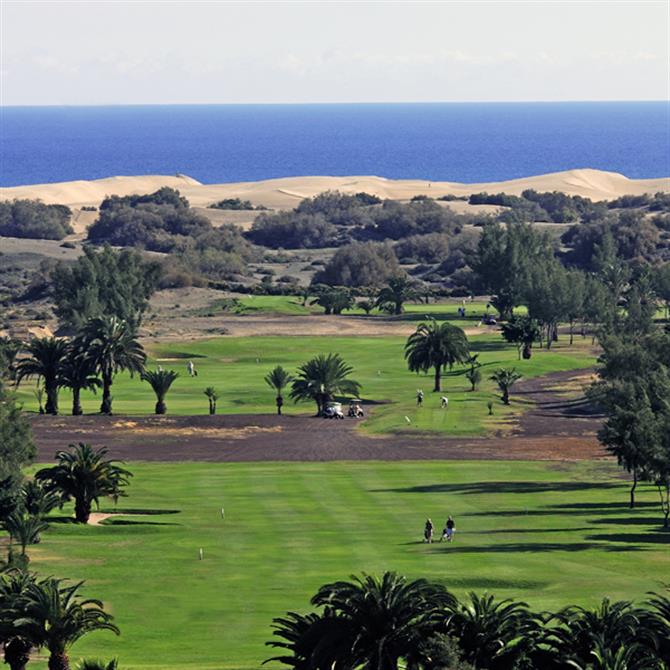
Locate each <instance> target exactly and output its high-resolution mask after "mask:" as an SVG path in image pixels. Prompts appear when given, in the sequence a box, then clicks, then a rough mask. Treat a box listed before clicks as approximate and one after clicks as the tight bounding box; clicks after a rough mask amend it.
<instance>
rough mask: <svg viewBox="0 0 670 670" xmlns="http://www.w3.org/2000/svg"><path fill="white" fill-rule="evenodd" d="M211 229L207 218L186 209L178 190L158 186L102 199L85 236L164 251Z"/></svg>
mask: <svg viewBox="0 0 670 670" xmlns="http://www.w3.org/2000/svg"><path fill="white" fill-rule="evenodd" d="M211 229H212V224H211V223H210V222H209V220H208V219H206V218H205V217H204V216H202V215H200V214H197V213H196V212H194V211H193V210H191V209H189V205H188V201H187V200H186V199H185V198H182V197H181V196H180V195H179V191H175V190H174V189H170V188H162V189H160V190H158V191H156V192H155V193H152V194H150V195H145V196H137V195H133V196H126V197H119V196H112V197H111V198H107V199H105V200H103V202H102V204H101V205H100V215H99V217H98V219H97V220H96V221H95V223H93V225H91V226H90V227H89V229H88V239H89V240H90V241H91V242H96V243H100V242H107V243H109V244H113V245H115V246H128V247H142V248H144V249H148V250H151V251H164V252H167V251H173V250H175V249H178V248H180V246H182V245H183V244H184V242H185V241H186V238H188V237H197V236H198V235H202V234H203V233H206V232H208V231H210V230H211Z"/></svg>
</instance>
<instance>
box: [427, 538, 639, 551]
mask: <svg viewBox="0 0 670 670" xmlns="http://www.w3.org/2000/svg"><path fill="white" fill-rule="evenodd" d="M598 537H599V538H602V539H605V537H606V536H604V535H601V536H598ZM593 549H597V550H598V551H607V552H620V551H621V552H629V551H644V549H645V547H641V546H637V545H633V544H629V545H608V544H604V543H601V542H565V543H562V542H523V543H522V542H514V543H511V544H493V545H486V546H477V547H469V546H465V545H459V544H456V543H452V544H448V545H436V544H434V543H433V544H432V545H430V550H431V552H432V553H443V552H455V553H459V554H543V553H548V552H553V551H570V552H575V551H591V550H593Z"/></svg>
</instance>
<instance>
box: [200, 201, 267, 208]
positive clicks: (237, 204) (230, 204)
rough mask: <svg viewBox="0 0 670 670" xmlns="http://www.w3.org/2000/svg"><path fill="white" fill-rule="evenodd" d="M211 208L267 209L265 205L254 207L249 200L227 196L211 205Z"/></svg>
mask: <svg viewBox="0 0 670 670" xmlns="http://www.w3.org/2000/svg"><path fill="white" fill-rule="evenodd" d="M209 209H232V210H254V209H265V208H264V207H254V206H253V205H252V204H251V201H249V200H240V199H239V198H225V199H224V200H219V201H218V202H213V203H212V204H211V205H209Z"/></svg>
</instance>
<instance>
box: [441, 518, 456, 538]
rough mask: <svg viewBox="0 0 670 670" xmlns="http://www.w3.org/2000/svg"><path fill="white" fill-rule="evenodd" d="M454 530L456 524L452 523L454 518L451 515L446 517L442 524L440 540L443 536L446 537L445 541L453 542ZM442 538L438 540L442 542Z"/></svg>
mask: <svg viewBox="0 0 670 670" xmlns="http://www.w3.org/2000/svg"><path fill="white" fill-rule="evenodd" d="M455 530H456V524H455V523H454V520H453V519H452V518H451V517H449V518H448V519H447V523H446V524H445V526H444V531H443V533H442V540H444V538H445V537H446V538H447V542H453V540H454V531H455ZM442 540H440V542H442Z"/></svg>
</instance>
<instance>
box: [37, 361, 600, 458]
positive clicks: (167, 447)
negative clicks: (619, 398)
mask: <svg viewBox="0 0 670 670" xmlns="http://www.w3.org/2000/svg"><path fill="white" fill-rule="evenodd" d="M578 374H580V375H581V374H583V373H575V372H570V373H558V374H554V375H546V376H545V377H541V378H537V379H531V380H528V381H526V382H523V383H519V384H518V385H517V387H515V393H514V395H515V396H516V397H517V398H522V399H524V400H525V401H527V402H530V403H532V408H531V409H529V410H528V411H527V412H526V413H525V414H524V415H523V416H522V417H521V419H520V421H519V423H518V426H517V427H515V428H514V429H513V431H512V433H511V434H508V435H496V436H492V437H483V438H450V437H441V436H434V435H426V436H422V437H417V436H416V435H412V436H404V435H389V436H380V437H376V436H369V435H366V434H364V433H361V432H360V431H357V430H356V423H355V422H354V421H352V420H345V421H330V420H327V419H317V418H313V417H306V416H284V417H278V416H275V415H271V414H255V415H250V414H247V415H245V414H238V415H229V416H226V415H224V416H168V417H155V416H145V417H121V416H112V417H106V416H97V415H91V416H84V417H71V416H58V417H47V416H35V417H34V419H33V429H34V433H35V441H36V443H37V445H38V449H39V456H38V458H39V460H40V461H45V460H51V459H52V458H53V455H54V452H55V451H56V450H58V449H62V448H63V447H64V446H66V445H67V444H69V443H72V442H90V443H92V444H95V445H106V446H107V447H109V449H110V452H111V454H112V455H113V456H114V457H116V458H121V459H123V460H128V461H129V460H142V461H335V460H352V461H353V460H361V461H363V460H442V459H491V460H497V459H501V460H507V459H510V460H519V459H522V460H582V459H598V458H605V457H606V454H605V453H604V452H603V450H602V448H601V447H600V445H599V444H598V441H597V439H596V437H595V431H596V430H597V428H598V426H599V425H600V423H601V421H602V419H601V418H600V417H599V416H597V415H594V414H593V413H592V412H591V411H590V410H589V408H588V406H586V405H584V402H583V399H577V400H574V399H572V400H565V399H564V398H562V397H561V395H560V394H559V393H558V392H557V391H556V390H555V389H556V387H561V386H562V385H565V384H566V383H569V382H570V380H571V379H573V378H575V377H576V376H577V375H578Z"/></svg>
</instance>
